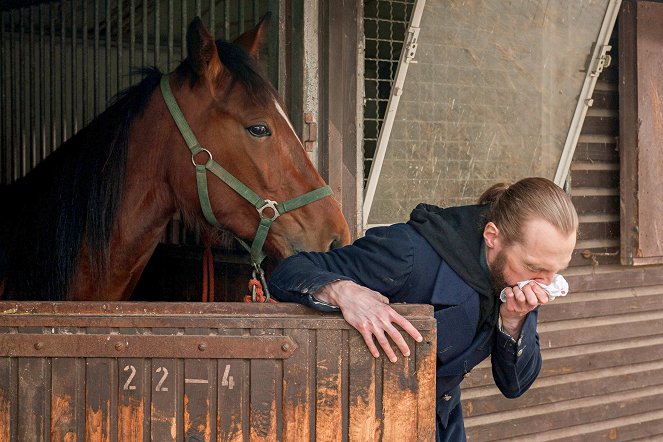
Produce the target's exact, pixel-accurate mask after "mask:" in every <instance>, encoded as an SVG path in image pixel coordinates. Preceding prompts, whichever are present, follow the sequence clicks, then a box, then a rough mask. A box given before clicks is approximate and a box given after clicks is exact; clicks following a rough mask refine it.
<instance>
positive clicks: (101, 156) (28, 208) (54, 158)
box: [0, 40, 278, 300]
mask: <svg viewBox="0 0 663 442" xmlns="http://www.w3.org/2000/svg"><path fill="white" fill-rule="evenodd" d="M216 44H217V47H218V49H219V51H218V52H219V57H220V58H221V61H222V63H223V64H224V66H225V67H226V68H227V69H228V70H229V71H230V73H231V74H232V77H233V80H232V82H233V83H234V82H236V81H239V82H240V83H241V84H242V85H243V86H244V87H245V88H246V90H247V93H248V95H249V98H250V99H252V100H254V101H255V102H256V103H258V104H266V102H267V101H268V100H269V99H270V97H277V96H278V95H277V94H276V93H275V91H274V88H273V87H272V86H271V84H270V82H269V81H267V80H266V79H265V77H264V75H263V74H262V73H261V70H260V69H259V68H258V67H257V64H256V63H255V61H254V60H253V59H252V58H251V57H250V56H249V55H248V54H247V53H246V52H245V51H244V50H243V49H242V48H240V47H239V46H237V45H235V44H233V43H229V42H225V41H221V40H219V41H217V42H216ZM143 73H144V75H145V77H144V78H143V80H142V81H141V82H140V83H138V84H137V85H135V86H132V87H129V88H128V89H126V90H124V91H122V92H120V93H119V94H118V95H117V96H116V97H115V98H114V99H113V100H112V102H111V105H110V107H108V108H107V109H106V110H105V111H104V112H103V113H101V114H100V115H99V116H98V117H96V118H95V119H94V120H92V121H91V122H90V124H89V125H87V126H86V127H85V128H83V129H81V130H80V131H79V132H78V133H76V134H75V135H74V136H73V137H72V138H70V139H69V140H67V141H66V142H65V143H64V144H63V145H62V146H60V147H59V148H58V149H56V150H55V152H53V153H52V154H51V155H49V156H48V157H47V158H46V159H45V160H43V161H42V162H41V163H39V164H38V165H37V167H35V168H34V169H33V170H32V171H31V172H30V173H28V174H27V175H26V176H25V177H23V178H20V179H19V180H17V181H16V182H15V183H13V184H11V185H9V186H0V204H1V205H2V206H3V216H2V217H0V284H1V283H2V280H3V275H4V276H5V277H7V278H6V281H5V287H4V293H5V294H4V296H3V297H4V298H6V299H35V300H63V299H65V298H66V293H67V291H68V289H69V284H70V282H71V280H72V277H73V275H74V274H75V272H76V271H77V269H78V266H79V264H80V262H79V261H80V250H81V247H83V246H84V247H85V248H86V250H87V252H88V256H89V266H90V270H91V273H92V275H93V277H94V280H96V281H103V279H104V276H105V275H106V272H107V270H108V267H109V261H110V256H109V241H110V238H111V234H112V229H113V226H114V223H115V219H116V216H117V212H118V209H119V207H120V202H121V201H122V196H123V188H124V182H125V173H126V163H127V157H128V145H129V143H128V141H129V134H130V132H131V128H132V123H133V121H134V120H135V119H136V117H138V116H140V115H141V114H142V112H143V111H144V109H145V107H146V105H147V103H148V101H149V99H150V97H151V95H152V92H153V91H154V89H155V88H156V87H157V85H158V84H159V81H160V79H161V76H162V73H161V72H160V71H159V70H158V69H156V68H150V69H145V70H143ZM175 74H176V76H177V78H178V79H180V81H181V80H182V79H183V78H184V77H189V78H190V79H191V81H192V83H193V84H195V83H196V82H197V81H198V80H199V79H198V78H197V76H196V75H195V71H194V70H193V69H192V68H191V65H190V64H189V63H188V62H187V60H184V61H183V62H182V63H181V64H180V66H179V67H178V68H177V69H176V71H175ZM231 87H232V85H231ZM272 99H273V98H272ZM3 249H4V250H3ZM3 255H4V256H3ZM3 261H4V263H3ZM3 267H4V269H3Z"/></svg>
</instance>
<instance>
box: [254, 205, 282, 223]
mask: <svg viewBox="0 0 663 442" xmlns="http://www.w3.org/2000/svg"><path fill="white" fill-rule="evenodd" d="M277 204H278V203H277V202H276V201H272V200H265V205H264V206H262V207H261V208H260V209H258V214H259V215H260V218H266V219H269V220H272V221H274V220H275V219H276V218H278V217H279V216H281V214H280V213H279V209H277V208H276V205H277ZM265 209H272V210H273V211H274V215H272V216H271V217H269V216H265V215H263V214H262V212H263V211H264V210H265Z"/></svg>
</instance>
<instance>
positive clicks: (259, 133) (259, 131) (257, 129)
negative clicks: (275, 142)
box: [246, 124, 272, 138]
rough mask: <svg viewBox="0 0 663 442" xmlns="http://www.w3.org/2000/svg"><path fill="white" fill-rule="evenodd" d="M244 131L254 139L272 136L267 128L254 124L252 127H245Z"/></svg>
mask: <svg viewBox="0 0 663 442" xmlns="http://www.w3.org/2000/svg"><path fill="white" fill-rule="evenodd" d="M246 130H248V131H249V133H250V134H251V135H253V136H254V137H256V138H262V137H268V136H270V135H271V134H272V131H271V130H269V127H267V126H266V125H264V124H254V125H253V126H249V127H247V128H246Z"/></svg>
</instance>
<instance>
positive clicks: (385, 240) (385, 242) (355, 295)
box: [269, 225, 422, 361]
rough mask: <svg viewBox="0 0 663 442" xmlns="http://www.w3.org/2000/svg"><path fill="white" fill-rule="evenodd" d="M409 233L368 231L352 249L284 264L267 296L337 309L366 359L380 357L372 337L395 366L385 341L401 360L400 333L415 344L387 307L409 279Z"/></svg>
mask: <svg viewBox="0 0 663 442" xmlns="http://www.w3.org/2000/svg"><path fill="white" fill-rule="evenodd" d="M410 235H412V233H411V228H410V227H408V226H404V225H396V226H391V227H386V228H380V229H372V231H369V234H367V235H366V236H365V237H364V238H361V239H359V240H357V241H356V242H355V243H354V244H352V245H350V246H347V247H343V248H341V249H336V250H333V251H330V252H326V253H300V254H298V255H295V256H293V257H290V258H288V259H286V260H284V261H283V262H282V263H281V264H280V265H279V266H278V267H277V269H276V270H275V271H274V273H273V274H272V277H271V279H270V283H269V284H270V290H271V292H272V293H273V294H274V296H275V297H276V298H278V299H280V300H284V301H294V302H299V303H303V304H306V305H309V306H311V307H314V308H317V309H319V310H330V309H333V308H334V307H338V308H340V310H341V312H342V313H343V317H344V318H345V319H346V321H348V323H349V324H350V325H352V326H353V327H354V328H356V329H357V330H358V331H359V332H360V333H361V335H362V336H363V338H364V341H365V342H366V345H367V346H368V348H369V350H370V351H371V353H372V354H373V355H374V356H375V357H377V356H379V352H378V350H377V347H376V345H375V343H374V341H373V336H375V338H376V339H377V341H378V343H379V344H380V346H381V347H382V348H383V349H384V351H385V354H386V355H387V357H389V359H390V360H392V361H395V360H396V354H395V353H394V351H393V350H392V348H391V346H390V345H389V342H388V340H387V338H386V336H387V335H389V336H390V337H391V338H392V339H393V340H394V342H395V343H396V345H397V346H398V347H399V349H400V350H401V353H403V355H405V356H408V355H409V348H408V346H407V344H406V343H405V340H404V339H403V337H402V335H401V333H400V331H399V330H398V329H396V328H395V327H394V325H393V324H396V325H399V326H400V327H402V328H403V329H404V330H405V331H406V332H407V333H408V334H410V335H411V336H412V337H413V338H414V339H415V340H417V341H420V340H421V339H422V337H421V335H420V334H419V332H418V331H417V330H416V329H415V328H414V327H413V326H412V324H410V322H409V321H407V320H406V319H405V318H403V317H402V316H401V315H399V314H398V313H396V312H395V311H394V310H393V309H392V308H391V307H389V305H388V304H389V301H390V299H394V298H396V299H398V294H399V293H400V292H401V289H402V288H403V286H404V285H405V284H406V282H407V281H408V279H409V278H410V274H411V272H412V267H413V260H414V247H413V244H412V240H411V238H410Z"/></svg>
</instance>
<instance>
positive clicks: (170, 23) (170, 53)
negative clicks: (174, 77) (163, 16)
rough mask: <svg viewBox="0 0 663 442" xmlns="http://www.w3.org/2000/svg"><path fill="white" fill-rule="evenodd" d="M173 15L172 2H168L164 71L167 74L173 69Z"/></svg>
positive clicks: (170, 0) (169, 0) (171, 0)
mask: <svg viewBox="0 0 663 442" xmlns="http://www.w3.org/2000/svg"><path fill="white" fill-rule="evenodd" d="M173 15H174V5H173V0H168V60H167V68H166V70H167V71H169V72H170V70H171V69H172V68H173V57H174V53H173V51H174V47H173V46H174V44H173V38H174V35H173V28H174V26H175V24H174V21H175V17H173Z"/></svg>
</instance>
